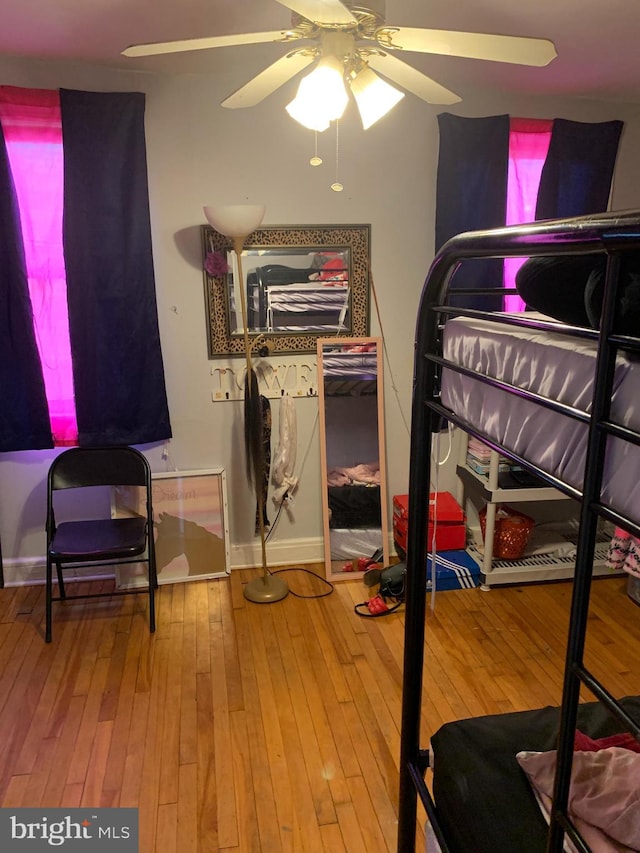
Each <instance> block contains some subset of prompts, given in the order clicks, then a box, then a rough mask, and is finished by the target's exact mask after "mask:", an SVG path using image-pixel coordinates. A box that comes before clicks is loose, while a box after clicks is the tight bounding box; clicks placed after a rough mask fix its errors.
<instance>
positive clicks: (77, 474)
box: [48, 447, 151, 492]
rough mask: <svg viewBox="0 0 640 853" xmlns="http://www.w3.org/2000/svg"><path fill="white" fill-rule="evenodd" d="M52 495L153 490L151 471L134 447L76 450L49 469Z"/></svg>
mask: <svg viewBox="0 0 640 853" xmlns="http://www.w3.org/2000/svg"><path fill="white" fill-rule="evenodd" d="M48 485H49V492H52V491H55V490H57V489H75V488H80V487H83V486H145V487H147V488H150V487H151V469H150V468H149V463H148V462H147V458H146V457H145V456H144V454H142V453H140V451H139V450H136V449H135V448H134V447H72V448H70V449H69V450H65V451H63V452H62V453H61V454H60V455H59V456H58V457H57V458H56V459H54V461H53V462H52V463H51V467H50V468H49V479H48Z"/></svg>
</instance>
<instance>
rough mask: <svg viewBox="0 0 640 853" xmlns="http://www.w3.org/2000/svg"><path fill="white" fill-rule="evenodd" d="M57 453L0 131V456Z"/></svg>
mask: <svg viewBox="0 0 640 853" xmlns="http://www.w3.org/2000/svg"><path fill="white" fill-rule="evenodd" d="M46 447H53V437H52V435H51V425H50V422H49V410H48V408H47V399H46V396H45V389H44V379H43V377H42V369H41V366H40V357H39V355H38V349H37V346H36V339H35V332H34V328H33V314H32V309H31V299H30V297H29V285H28V281H27V272H26V265H25V257H24V246H23V243H22V232H21V230H20V214H19V211H18V202H17V199H16V194H15V187H14V184H13V178H12V176H11V169H10V167H9V159H8V156H7V149H6V145H5V141H4V134H3V133H2V128H1V127H0V451H3V452H8V451H14V450H39V449H42V448H46Z"/></svg>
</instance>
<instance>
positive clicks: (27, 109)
mask: <svg viewBox="0 0 640 853" xmlns="http://www.w3.org/2000/svg"><path fill="white" fill-rule="evenodd" d="M0 121H2V129H3V133H4V137H5V143H6V147H7V155H8V158H9V163H10V166H11V174H12V177H13V182H14V185H15V189H16V195H17V197H18V205H19V208H20V225H21V229H22V241H23V245H24V251H25V262H26V268H27V276H28V280H29V296H30V298H31V305H32V309H33V322H34V328H35V335H36V342H37V345H38V352H39V355H40V361H41V364H42V372H43V377H44V383H45V390H46V395H47V403H48V406H49V418H50V421H51V432H52V435H53V439H54V443H55V445H56V446H62V445H73V444H76V443H77V439H78V426H77V422H76V414H75V402H74V393H73V375H72V370H71V348H70V343H69V318H68V312H67V290H66V277H65V265H64V256H63V249H62V208H63V177H64V172H63V152H62V122H61V118H60V99H59V96H58V93H57V92H54V91H46V90H27V89H24V90H20V94H19V95H16V93H15V90H12V89H10V90H9V95H8V96H7V95H5V96H4V97H2V98H0Z"/></svg>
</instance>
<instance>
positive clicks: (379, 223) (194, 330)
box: [0, 57, 640, 575]
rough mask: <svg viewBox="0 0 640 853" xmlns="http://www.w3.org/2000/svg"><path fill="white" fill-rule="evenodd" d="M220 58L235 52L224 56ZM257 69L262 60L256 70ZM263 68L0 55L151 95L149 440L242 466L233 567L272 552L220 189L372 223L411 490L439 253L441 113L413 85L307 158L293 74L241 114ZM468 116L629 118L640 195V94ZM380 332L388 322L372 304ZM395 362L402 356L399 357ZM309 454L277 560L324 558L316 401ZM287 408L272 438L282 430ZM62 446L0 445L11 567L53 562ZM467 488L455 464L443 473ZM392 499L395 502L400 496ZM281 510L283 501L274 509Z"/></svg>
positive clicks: (158, 460) (633, 189) (287, 219)
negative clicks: (211, 264) (234, 387)
mask: <svg viewBox="0 0 640 853" xmlns="http://www.w3.org/2000/svg"><path fill="white" fill-rule="evenodd" d="M219 64H220V63H219ZM256 70H258V69H256ZM252 73H254V70H253V68H251V69H248V70H245V71H243V70H242V68H239V67H235V68H233V69H232V70H229V71H223V72H218V73H217V74H215V75H213V74H212V75H175V76H174V75H157V74H150V73H133V72H129V73H128V72H123V71H118V70H114V69H108V68H103V67H91V66H89V67H88V66H80V65H73V64H67V63H54V62H40V61H38V62H35V61H25V60H19V59H8V58H1V57H0V84H5V85H18V86H41V87H48V88H58V87H61V88H75V89H91V90H137V91H144V92H146V93H147V113H146V124H147V151H148V168H149V185H150V201H151V219H152V232H153V245H154V259H155V269H156V283H157V294H158V314H159V322H160V333H161V338H162V347H163V353H164V362H165V371H166V380H167V390H168V396H169V408H170V413H171V421H172V426H173V435H174V437H173V440H172V441H171V442H170V444H169V446H168V453H169V458H168V459H167V460H165V459H163V455H162V448H161V447H156V448H150V449H149V455H150V458H151V461H152V466H153V468H154V470H165V469H166V468H172V467H176V468H179V469H191V468H205V467H218V466H220V467H224V468H225V469H226V470H227V478H228V490H229V504H230V527H231V539H232V545H233V550H232V564H233V565H243V564H244V565H246V564H255V563H257V562H259V558H258V550H257V549H255V551H254V550H253V547H254V544H255V540H254V537H253V517H254V511H253V499H252V496H251V493H250V491H249V489H248V487H247V484H246V480H245V476H244V466H243V462H242V450H241V444H242V441H241V408H240V404H239V403H233V402H218V403H212V402H211V390H212V378H211V375H210V370H211V366H212V365H213V364H217V362H211V361H209V360H208V358H207V342H206V326H205V313H204V292H203V278H202V258H201V245H200V226H201V225H202V224H204V217H203V213H202V206H203V205H204V204H210V203H213V202H218V201H221V202H244V201H248V202H264V203H265V204H266V206H267V213H266V218H265V224H293V223H296V224H342V223H353V224H360V223H370V224H371V233H372V274H373V279H374V284H375V289H376V293H377V299H378V304H379V307H380V312H381V316H382V325H383V331H384V335H385V338H386V347H387V352H388V359H389V362H388V363H385V383H386V385H385V396H386V434H387V471H388V480H389V496H391V495H393V494H397V493H402V492H406V490H407V482H408V470H409V458H408V448H409V437H408V428H407V426H406V424H408V423H409V420H410V395H411V376H412V370H413V335H414V326H415V318H416V311H417V306H418V300H419V296H420V291H421V288H422V284H423V281H424V278H425V274H426V271H427V269H428V266H429V263H430V261H431V259H432V257H433V232H434V203H435V177H436V162H437V150H438V134H437V115H438V113H439V112H441V111H443V110H442V108H438V107H434V106H429V105H427V104H425V103H423V102H422V101H419V100H418V99H417V98H414V97H413V96H410V95H408V96H407V97H406V98H405V99H404V100H403V101H402V102H401V103H400V104H399V106H398V107H397V108H396V109H395V110H394V112H393V113H392V114H391V115H390V116H389V117H388V118H387V119H385V120H383V121H382V122H381V123H380V125H379V126H374V127H373V128H371V129H370V130H369V131H367V132H363V131H362V130H361V128H360V126H359V123H358V120H357V117H356V114H355V110H354V109H353V108H350V109H349V110H348V113H347V115H346V117H345V119H344V120H343V122H342V123H341V127H340V153H339V169H338V176H339V178H340V180H341V181H342V183H343V184H344V191H343V192H342V193H334V192H333V191H332V190H331V189H330V185H331V183H332V182H333V181H334V180H335V175H336V168H335V134H334V131H333V130H329V131H327V132H326V133H325V134H323V135H320V136H319V142H318V144H319V153H320V155H321V156H322V157H323V159H324V161H325V163H324V165H323V166H321V167H319V168H312V167H311V166H309V165H308V160H309V157H310V156H311V155H312V154H313V153H314V136H313V134H312V133H311V132H310V131H305V130H304V129H302V128H300V127H299V126H298V125H297V124H296V123H295V122H293V121H292V120H291V119H290V118H289V117H288V116H287V115H286V113H285V112H284V105H285V103H286V102H287V101H288V100H289V99H290V97H291V96H292V87H291V88H287V87H285V88H284V89H282V90H280V91H278V92H276V93H275V94H274V95H272V96H271V97H269V98H268V99H267V100H266V101H265V102H263V104H261V105H259V106H257V107H254V108H251V109H248V110H236V111H230V110H225V109H222V108H221V107H220V106H219V103H220V101H221V100H222V99H223V98H224V97H225V96H226V95H227V94H229V93H230V92H232V91H233V90H234V89H236V88H238V86H239V85H241V84H242V83H243V82H244V81H245V80H246V79H247V78H248V77H250V76H251V74H252ZM457 112H458V113H459V114H461V115H495V114H499V113H510V114H512V115H520V116H532V117H547V118H553V117H563V118H568V119H574V120H584V121H604V120H608V119H613V118H618V119H622V120H624V121H625V123H626V124H625V131H624V135H623V139H622V143H621V148H620V154H619V158H618V167H617V173H616V180H615V187H614V195H613V207H614V208H617V209H625V208H630V207H634V206H640V164H639V162H638V158H637V155H636V152H637V151H638V150H640V145H639V143H640V107H639V106H638V105H629V104H624V103H619V104H606V103H595V102H588V101H580V100H566V99H565V100H550V99H544V100H540V99H534V98H513V97H509V96H508V95H507V94H501V93H481V92H479V93H475V94H474V95H473V96H471V97H470V96H467V97H466V98H465V100H464V101H463V103H462V104H461V105H459V107H458V109H457ZM371 331H372V334H379V333H380V327H379V324H378V320H377V318H376V316H375V312H374V310H373V308H372V318H371ZM389 364H390V368H391V369H389ZM296 409H297V417H298V462H299V464H300V463H301V462H302V459H303V458H305V457H306V462H305V465H304V470H303V472H302V476H301V482H300V486H299V490H298V493H297V495H296V500H295V503H294V506H293V509H292V516H291V518H289V517H286V516H285V514H284V513H283V515H282V518H281V520H280V523H279V525H278V527H277V529H276V531H275V532H274V534H273V537H272V539H271V544H270V548H269V560H270V562H272V563H277V562H299V561H302V560H305V559H306V560H311V559H321V556H322V549H321V541H320V537H321V531H322V516H321V506H320V464H319V445H318V434H317V425H316V415H317V402H316V400H315V399H299V400H297V401H296ZM277 426H278V418H277V406H276V407H274V432H273V443H274V447H275V443H276V440H277ZM52 455H53V451H52V452H40V453H35V452H34V453H14V454H4V455H3V456H2V457H1V458H0V535H1V537H2V548H3V552H4V558H5V567H6V568H8V574H9V575H11V567H12V566H13V565H14V563H15V564H16V565H17V564H19V563H21V562H26V563H28V564H29V563H34V562H37V563H40V562H41V561H42V553H43V550H44V533H43V523H44V510H45V480H46V471H47V467H48V464H49V462H50V460H51V458H52ZM447 484H449V485H450V487H453V482H452V473H451V469H448V470H447V471H445V472H443V473H442V474H441V477H440V486H441V488H442V487H443V486H447ZM389 505H391V503H389ZM272 515H273V513H272Z"/></svg>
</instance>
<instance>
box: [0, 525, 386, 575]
mask: <svg viewBox="0 0 640 853" xmlns="http://www.w3.org/2000/svg"><path fill="white" fill-rule="evenodd" d="M389 544H390V547H391V553H392V554H394V553H395V552H394V549H393V538H391V539H390V540H389ZM230 557H231V569H232V570H233V569H253V568H255V567H256V566H260V565H261V564H262V549H261V547H260V539H259V538H258V537H256V539H255V541H253V542H244V543H240V544H238V545H231V555H230ZM322 562H324V540H323V539H322V537H321V536H316V537H309V538H307V539H285V540H279V541H275V542H267V564H268V565H269V566H295V565H297V564H298V563H303V564H304V563H322ZM3 565H4V582H5V586H26V585H29V584H44V582H45V577H46V564H45V561H44V558H42V557H40V558H37V557H36V558H22V559H5V560H4V563H3ZM64 577H65V580H69V581H71V582H73V581H76V580H77V581H81V580H82V581H86V580H94V579H95V580H104V579H105V578H112V577H114V571H113V567H112V566H105V567H104V569H103V571H100V569H97V568H93V569H86V568H85V569H65V575H64Z"/></svg>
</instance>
